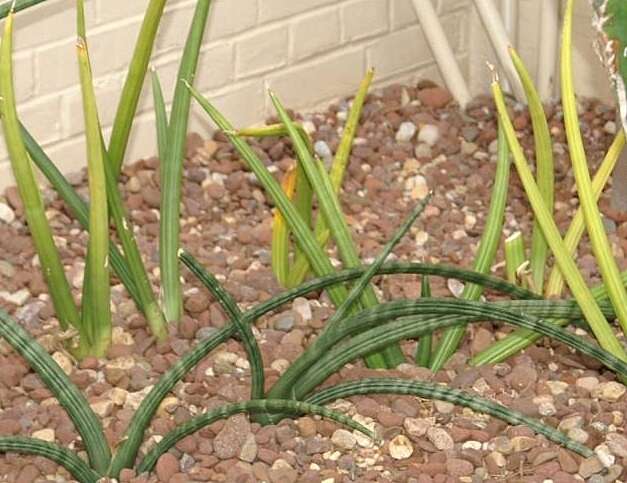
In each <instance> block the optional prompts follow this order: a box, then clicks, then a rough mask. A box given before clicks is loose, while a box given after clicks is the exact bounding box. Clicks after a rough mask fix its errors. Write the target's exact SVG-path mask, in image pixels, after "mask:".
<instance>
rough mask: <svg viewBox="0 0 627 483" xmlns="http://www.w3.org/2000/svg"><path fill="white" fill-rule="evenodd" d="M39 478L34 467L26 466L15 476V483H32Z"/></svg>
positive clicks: (37, 470) (39, 474)
mask: <svg viewBox="0 0 627 483" xmlns="http://www.w3.org/2000/svg"><path fill="white" fill-rule="evenodd" d="M40 476H41V473H40V472H39V469H38V468H37V467H36V466H35V465H26V466H24V468H22V470H21V471H20V472H19V474H18V475H17V478H16V480H15V483H34V482H36V481H37V480H38V478H39V477H40Z"/></svg>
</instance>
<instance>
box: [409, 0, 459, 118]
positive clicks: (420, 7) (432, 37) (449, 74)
mask: <svg viewBox="0 0 627 483" xmlns="http://www.w3.org/2000/svg"><path fill="white" fill-rule="evenodd" d="M413 2H414V9H415V10H416V15H417V16H418V20H419V21H420V24H421V25H422V30H423V32H424V34H425V37H426V38H427V42H428V43H429V47H431V51H432V52H433V56H434V57H435V60H436V62H437V64H438V68H439V69H440V72H441V74H442V77H443V78H444V82H445V83H446V87H447V88H448V90H449V91H451V94H452V95H453V97H454V98H455V100H456V101H457V102H458V103H459V105H460V106H461V107H462V108H464V107H466V105H467V104H468V102H470V99H471V97H470V91H469V90H468V86H467V84H466V80H465V79H464V76H463V75H462V73H461V70H460V69H459V65H458V64H457V59H456V58H455V53H454V52H453V49H451V46H450V44H449V43H448V40H447V39H446V35H445V34H444V30H443V29H442V25H441V24H440V21H439V20H438V16H437V14H436V12H435V10H434V8H433V4H432V3H431V0H413Z"/></svg>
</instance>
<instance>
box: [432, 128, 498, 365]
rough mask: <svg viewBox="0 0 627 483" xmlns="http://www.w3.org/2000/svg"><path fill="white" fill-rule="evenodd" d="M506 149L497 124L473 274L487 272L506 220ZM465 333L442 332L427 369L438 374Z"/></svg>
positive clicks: (470, 293) (474, 294)
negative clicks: (493, 170)
mask: <svg viewBox="0 0 627 483" xmlns="http://www.w3.org/2000/svg"><path fill="white" fill-rule="evenodd" d="M510 164H511V161H510V157H509V149H508V147H507V142H506V139H505V134H504V131H503V127H502V126H501V125H500V124H499V129H498V140H497V168H496V174H495V178H494V186H493V187H492V194H491V196H490V209H489V211H488V217H487V220H486V226H485V228H484V231H483V235H482V236H481V242H480V244H479V249H478V250H477V254H476V255H475V262H474V267H473V268H474V271H476V272H480V273H487V272H488V271H489V270H490V267H491V266H492V263H493V262H494V258H495V257H496V251H497V249H498V246H499V241H500V239H501V230H502V228H503V220H504V217H505V205H506V203H507V191H508V186H509V172H510ZM482 291H483V287H481V286H480V285H473V284H466V285H465V286H464V290H463V292H462V295H461V297H462V298H463V299H465V300H477V299H479V297H480V296H481V293H482ZM464 334H465V328H464V326H463V325H460V326H457V327H451V328H450V329H448V330H447V331H445V332H444V334H443V335H442V338H441V340H440V343H439V344H438V346H437V348H436V350H435V352H434V353H433V355H432V357H431V360H430V367H431V370H433V371H438V370H439V369H441V368H442V366H443V365H444V364H445V363H446V361H447V360H448V359H449V358H450V357H451V356H452V355H453V353H454V352H455V351H456V350H457V347H458V346H459V344H460V342H461V341H462V339H463V337H464Z"/></svg>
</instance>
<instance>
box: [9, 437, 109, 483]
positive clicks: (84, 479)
mask: <svg viewBox="0 0 627 483" xmlns="http://www.w3.org/2000/svg"><path fill="white" fill-rule="evenodd" d="M0 453H16V454H21V455H30V456H41V457H42V458H46V459H48V460H50V461H53V462H54V463H56V464H58V465H59V466H62V467H63V468H65V469H66V470H67V471H68V472H69V473H70V474H71V475H72V476H73V477H74V478H76V479H77V480H78V481H79V482H80V483H96V482H97V481H99V480H100V479H101V475H99V474H98V473H96V472H95V471H94V470H92V469H91V468H90V467H89V466H88V465H87V464H86V463H85V462H84V461H83V460H82V459H80V458H79V457H78V456H76V454H75V452H74V451H71V450H69V449H65V448H63V447H61V446H58V445H56V444H52V443H47V442H45V441H41V440H39V439H35V438H24V437H22V436H11V437H0Z"/></svg>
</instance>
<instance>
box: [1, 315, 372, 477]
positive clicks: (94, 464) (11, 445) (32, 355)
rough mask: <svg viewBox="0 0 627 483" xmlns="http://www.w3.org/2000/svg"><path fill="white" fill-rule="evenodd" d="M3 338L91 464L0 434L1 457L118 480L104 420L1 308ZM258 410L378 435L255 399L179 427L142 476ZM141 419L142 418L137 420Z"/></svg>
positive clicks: (340, 418)
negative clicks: (181, 443) (53, 402)
mask: <svg viewBox="0 0 627 483" xmlns="http://www.w3.org/2000/svg"><path fill="white" fill-rule="evenodd" d="M0 336H1V337H3V338H4V339H5V340H6V341H7V342H8V343H9V344H10V345H11V346H12V347H13V348H14V349H15V351H16V352H18V353H19V354H20V355H22V356H23V357H24V358H25V359H26V361H27V362H28V363H29V365H30V367H31V368H33V370H35V371H36V372H37V374H38V375H39V376H40V378H41V379H42V381H43V382H44V384H45V385H46V386H47V387H48V389H50V391H51V392H52V393H53V395H54V396H55V397H56V398H57V399H58V400H59V403H60V404H61V406H62V407H63V408H64V409H65V410H66V411H67V413H68V416H69V417H70V419H71V420H72V422H73V423H74V425H75V427H76V429H77V431H78V432H79V434H80V435H81V438H82V442H83V444H84V446H85V449H86V451H87V455H88V461H85V460H84V459H82V458H81V457H80V456H78V455H77V453H76V451H75V450H74V451H70V450H68V449H66V448H63V447H62V446H60V445H58V444H54V443H47V442H43V441H40V440H37V439H34V438H29V437H22V436H0V453H18V454H24V455H36V456H42V457H44V458H47V459H49V460H51V461H54V462H55V463H57V464H59V465H60V466H62V467H63V468H65V469H66V470H67V471H69V472H70V474H71V475H72V476H73V477H74V478H76V479H77V480H78V481H79V482H81V483H96V482H98V481H102V478H105V477H118V476H119V470H118V471H117V472H116V470H115V466H114V465H113V464H112V461H111V450H110V448H109V447H108V445H107V439H106V438H105V436H104V432H103V430H102V425H101V424H100V421H98V419H97V417H96V415H95V413H94V412H93V411H92V409H91V407H90V405H89V403H88V402H87V400H86V399H85V397H84V396H83V395H82V394H81V392H80V391H79V390H78V388H77V387H76V386H75V385H74V384H73V383H72V381H70V379H69V378H68V376H67V375H66V374H65V373H64V372H63V370H62V369H61V368H60V367H59V365H58V364H57V363H56V361H55V360H54V359H52V357H50V355H49V354H48V353H47V352H46V351H45V350H44V348H43V347H41V346H40V345H39V344H38V343H37V342H36V341H35V340H34V339H33V338H32V337H31V336H30V335H28V333H27V332H26V331H25V330H24V329H22V328H21V327H20V326H19V324H17V323H16V322H15V321H14V320H12V319H11V318H10V317H9V315H8V314H7V313H6V312H4V311H3V310H0ZM164 397H165V395H164ZM258 412H263V413H268V414H272V413H278V412H280V413H282V414H297V415H301V414H312V415H319V416H323V417H326V418H328V419H331V420H333V421H336V422H338V423H340V424H342V425H345V426H347V427H349V428H351V429H355V430H357V431H360V432H362V433H364V434H365V435H366V436H369V437H371V438H374V437H375V435H374V434H373V433H372V432H371V431H370V430H369V429H367V428H365V427H364V426H362V425H361V424H359V423H357V422H356V421H354V420H352V419H351V418H349V417H348V416H344V415H342V414H339V413H337V412H335V411H332V410H330V409H327V408H324V407H321V406H320V405H317V404H313V403H303V402H299V401H285V400H273V399H263V400H251V401H245V402H241V403H235V404H230V405H225V406H222V407H219V408H216V409H213V410H211V411H209V412H207V413H204V414H203V415H202V416H201V417H199V418H196V419H194V420H191V421H189V422H188V423H185V424H183V425H181V426H179V427H177V428H175V429H174V430H173V431H171V432H170V433H168V434H166V435H165V437H164V439H163V441H162V442H161V444H160V445H158V446H157V447H155V448H153V449H152V451H151V452H150V453H149V455H147V456H146V458H144V460H143V461H142V462H141V463H140V464H139V465H138V467H137V468H138V473H139V472H143V471H151V470H152V467H153V466H154V463H155V462H156V460H157V459H158V457H159V456H160V455H161V454H162V453H163V452H164V451H166V450H167V449H164V448H169V446H167V444H168V442H169V441H177V440H178V439H177V438H180V434H181V433H185V434H186V435H187V434H191V433H193V432H195V431H197V430H198V429H201V428H202V427H204V426H205V425H207V424H210V423H211V422H214V421H218V420H220V419H224V418H227V417H229V416H231V415H233V414H237V413H258ZM138 416H139V414H137V415H136V416H135V417H138ZM131 463H132V462H131ZM130 466H132V464H131V465H130Z"/></svg>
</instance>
